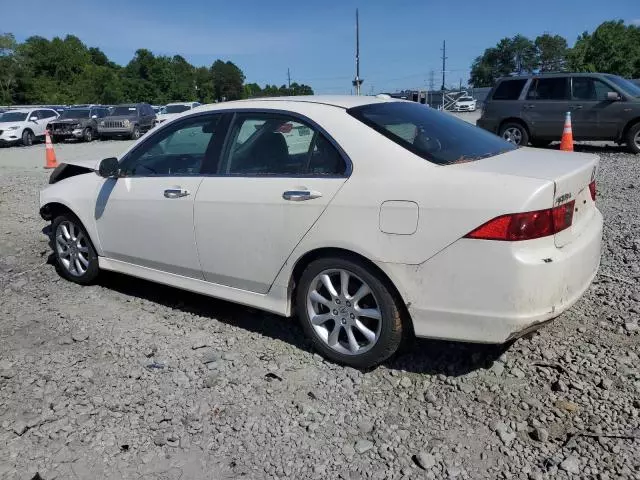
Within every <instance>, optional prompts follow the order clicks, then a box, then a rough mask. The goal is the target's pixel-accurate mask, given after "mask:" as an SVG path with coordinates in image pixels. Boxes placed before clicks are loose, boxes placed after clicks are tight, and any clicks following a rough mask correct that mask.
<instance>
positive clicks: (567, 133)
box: [560, 112, 573, 152]
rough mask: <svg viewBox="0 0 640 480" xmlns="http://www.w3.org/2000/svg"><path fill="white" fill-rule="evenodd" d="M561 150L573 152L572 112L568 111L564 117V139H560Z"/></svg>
mask: <svg viewBox="0 0 640 480" xmlns="http://www.w3.org/2000/svg"><path fill="white" fill-rule="evenodd" d="M560 150H562V151H564V152H573V130H572V129H571V112H567V116H566V117H565V118H564V131H563V132H562V140H561V141H560Z"/></svg>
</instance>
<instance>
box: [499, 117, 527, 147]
mask: <svg viewBox="0 0 640 480" xmlns="http://www.w3.org/2000/svg"><path fill="white" fill-rule="evenodd" d="M512 131H513V132H515V131H517V132H518V136H517V137H516V136H515V135H512V136H511V138H512V140H508V139H507V138H505V137H507V136H508V135H507V132H512ZM500 136H501V137H502V138H504V139H505V140H507V141H509V142H511V143H513V144H515V145H518V146H521V147H526V146H527V145H528V144H529V132H527V129H526V128H525V127H524V125H522V124H521V123H517V122H508V123H505V124H504V125H502V126H501V127H500ZM518 138H519V140H517V139H518Z"/></svg>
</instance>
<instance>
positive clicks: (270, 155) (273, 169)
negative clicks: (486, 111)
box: [225, 114, 345, 176]
mask: <svg viewBox="0 0 640 480" xmlns="http://www.w3.org/2000/svg"><path fill="white" fill-rule="evenodd" d="M230 138H231V141H230V143H229V147H228V155H227V162H226V170H225V173H228V174H232V175H294V176H300V175H313V176H315V175H343V174H344V172H345V163H344V159H343V158H342V156H341V155H340V153H339V152H338V151H337V150H336V148H335V147H334V146H333V145H332V144H331V142H329V141H328V140H327V138H325V136H324V135H323V134H322V133H321V132H319V131H317V130H316V129H314V128H312V127H310V126H308V125H306V124H304V123H302V122H301V121H300V120H298V119H296V118H292V117H288V116H286V115H279V114H238V115H237V117H236V121H235V122H234V124H233V126H232V128H231V135H230Z"/></svg>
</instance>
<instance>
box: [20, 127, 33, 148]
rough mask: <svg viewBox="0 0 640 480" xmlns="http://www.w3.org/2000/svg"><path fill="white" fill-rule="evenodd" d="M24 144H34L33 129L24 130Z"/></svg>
mask: <svg viewBox="0 0 640 480" xmlns="http://www.w3.org/2000/svg"><path fill="white" fill-rule="evenodd" d="M22 144H23V145H24V146H25V147H30V146H31V145H33V132H32V131H31V130H25V131H24V132H22Z"/></svg>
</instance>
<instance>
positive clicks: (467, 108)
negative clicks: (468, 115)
mask: <svg viewBox="0 0 640 480" xmlns="http://www.w3.org/2000/svg"><path fill="white" fill-rule="evenodd" d="M477 108H478V106H477V101H476V99H475V98H473V97H468V96H465V97H460V98H459V99H458V100H456V103H454V104H453V111H454V112H475V111H476V109H477Z"/></svg>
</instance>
